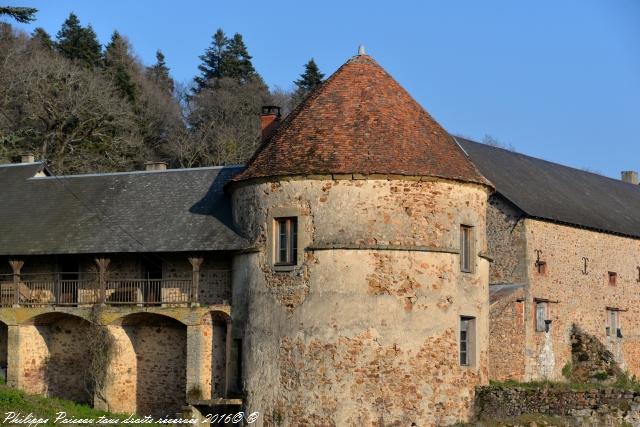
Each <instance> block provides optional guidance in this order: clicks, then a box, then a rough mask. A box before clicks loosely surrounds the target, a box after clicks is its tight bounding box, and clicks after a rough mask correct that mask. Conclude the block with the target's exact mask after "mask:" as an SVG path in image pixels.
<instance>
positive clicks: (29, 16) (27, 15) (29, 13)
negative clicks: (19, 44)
mask: <svg viewBox="0 0 640 427" xmlns="http://www.w3.org/2000/svg"><path fill="white" fill-rule="evenodd" d="M37 12H38V9H35V8H33V7H15V6H7V7H0V16H2V15H7V16H9V17H11V18H13V19H15V20H16V21H18V22H20V23H21V24H28V23H29V22H31V21H35V19H36V17H35V14H36V13H37Z"/></svg>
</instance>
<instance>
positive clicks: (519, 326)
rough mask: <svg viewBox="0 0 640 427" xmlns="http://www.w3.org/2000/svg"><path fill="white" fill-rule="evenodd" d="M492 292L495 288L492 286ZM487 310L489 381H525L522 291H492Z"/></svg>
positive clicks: (508, 289) (520, 288) (515, 288)
mask: <svg viewBox="0 0 640 427" xmlns="http://www.w3.org/2000/svg"><path fill="white" fill-rule="evenodd" d="M494 288H495V286H494ZM490 301H491V306H490V310H489V378H491V379H492V380H497V381H505V380H519V379H522V378H523V377H524V367H525V353H524V350H525V322H524V289H523V287H521V286H520V287H514V288H505V289H501V290H499V291H495V290H494V289H492V290H491V300H490Z"/></svg>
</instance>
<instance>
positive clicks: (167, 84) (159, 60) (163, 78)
mask: <svg viewBox="0 0 640 427" xmlns="http://www.w3.org/2000/svg"><path fill="white" fill-rule="evenodd" d="M147 76H148V77H149V79H151V81H152V82H154V83H155V84H157V85H158V86H159V87H161V88H162V89H165V90H166V91H167V92H168V93H170V94H172V93H173V89H174V83H173V79H172V78H171V76H170V75H169V67H167V64H166V62H165V61H164V54H163V53H162V52H161V51H160V50H158V51H157V52H156V63H155V64H153V65H152V66H151V67H148V68H147Z"/></svg>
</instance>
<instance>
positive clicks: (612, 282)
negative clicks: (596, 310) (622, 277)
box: [609, 271, 618, 286]
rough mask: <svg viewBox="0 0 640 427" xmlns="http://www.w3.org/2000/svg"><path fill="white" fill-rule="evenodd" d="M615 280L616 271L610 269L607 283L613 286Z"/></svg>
mask: <svg viewBox="0 0 640 427" xmlns="http://www.w3.org/2000/svg"><path fill="white" fill-rule="evenodd" d="M617 281H618V273H615V272H613V271H610V272H609V285H610V286H615V285H616V282H617Z"/></svg>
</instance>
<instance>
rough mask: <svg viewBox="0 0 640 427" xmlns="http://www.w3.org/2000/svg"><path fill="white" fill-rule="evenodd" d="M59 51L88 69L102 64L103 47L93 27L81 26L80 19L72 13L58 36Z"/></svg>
mask: <svg viewBox="0 0 640 427" xmlns="http://www.w3.org/2000/svg"><path fill="white" fill-rule="evenodd" d="M57 39H58V43H57V47H58V51H59V52H60V53H61V54H62V55H64V56H65V57H67V58H69V59H71V60H75V61H77V62H79V63H80V64H83V65H85V66H87V67H94V66H96V65H98V64H99V63H100V59H101V57H102V47H101V46H100V42H99V41H98V37H97V36H96V33H95V31H93V28H91V26H88V27H86V28H84V27H82V26H81V25H80V20H79V19H78V17H77V16H76V15H75V14H74V13H71V14H69V17H68V18H67V20H66V21H64V24H62V28H61V29H60V31H59V32H58V34H57Z"/></svg>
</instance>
